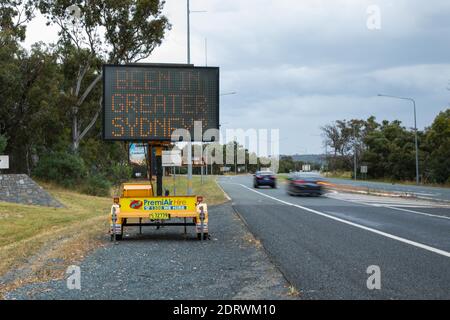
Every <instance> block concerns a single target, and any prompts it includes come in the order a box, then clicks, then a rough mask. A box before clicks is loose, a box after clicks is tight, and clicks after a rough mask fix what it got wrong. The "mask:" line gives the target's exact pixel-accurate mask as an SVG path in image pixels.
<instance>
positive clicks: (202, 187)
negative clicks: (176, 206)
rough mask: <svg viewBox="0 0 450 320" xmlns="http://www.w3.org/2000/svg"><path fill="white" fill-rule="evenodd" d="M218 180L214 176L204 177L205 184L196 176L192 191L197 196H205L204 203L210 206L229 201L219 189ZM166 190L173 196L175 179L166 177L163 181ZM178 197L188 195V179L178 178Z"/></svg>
mask: <svg viewBox="0 0 450 320" xmlns="http://www.w3.org/2000/svg"><path fill="white" fill-rule="evenodd" d="M216 180H217V178H216V177H214V176H207V177H206V176H205V177H203V183H202V181H201V177H199V176H194V177H193V178H192V190H193V193H194V194H195V195H197V196H203V197H204V202H205V203H206V204H208V205H216V204H221V203H224V202H226V201H227V199H226V197H225V195H224V194H223V192H222V190H221V189H220V188H219V186H218V185H217V182H216ZM163 187H164V189H168V190H169V191H170V194H171V195H173V194H174V193H173V187H174V181H173V177H165V178H164V180H163ZM175 187H176V195H178V196H181V195H186V194H187V177H186V176H177V177H176V180H175Z"/></svg>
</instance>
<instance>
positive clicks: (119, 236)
mask: <svg viewBox="0 0 450 320" xmlns="http://www.w3.org/2000/svg"><path fill="white" fill-rule="evenodd" d="M122 240H123V235H121V234H116V241H122ZM111 241H114V235H113V234H112V235H111Z"/></svg>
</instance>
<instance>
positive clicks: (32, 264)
mask: <svg viewBox="0 0 450 320" xmlns="http://www.w3.org/2000/svg"><path fill="white" fill-rule="evenodd" d="M45 187H46V189H47V190H48V191H49V192H50V193H52V194H53V195H54V196H55V197H56V198H58V200H60V201H61V202H62V203H63V204H64V205H65V206H66V207H65V208H62V209H54V208H47V207H39V206H27V205H19V204H11V203H5V202H0V276H5V275H6V277H5V278H6V279H7V281H6V283H4V284H3V285H1V286H0V295H2V294H4V293H5V292H6V291H8V290H10V289H12V288H16V287H18V286H20V285H23V284H25V283H31V282H34V281H44V280H48V279H53V278H58V277H61V276H62V275H63V274H64V272H65V269H66V268H67V266H69V265H70V264H73V263H75V262H77V261H79V260H81V259H82V258H83V257H84V256H85V254H86V253H87V252H88V251H90V250H92V249H94V248H97V247H98V246H99V245H101V244H102V241H103V240H102V239H104V238H105V237H104V236H105V234H106V233H107V231H108V226H107V217H108V213H109V208H110V206H111V199H109V198H98V197H91V196H86V195H81V194H78V193H75V192H71V191H67V190H64V189H61V188H58V187H54V186H51V185H45Z"/></svg>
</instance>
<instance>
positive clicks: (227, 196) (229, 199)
mask: <svg viewBox="0 0 450 320" xmlns="http://www.w3.org/2000/svg"><path fill="white" fill-rule="evenodd" d="M216 184H217V186H218V187H219V189H220V190H222V192H223V194H224V195H225V198H227V199H228V201H231V197H230V196H229V195H228V193H226V192H225V190H223V188H222V187H221V186H220V184H219V182H218V181H217V180H216Z"/></svg>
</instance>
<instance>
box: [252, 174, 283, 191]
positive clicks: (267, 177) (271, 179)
mask: <svg viewBox="0 0 450 320" xmlns="http://www.w3.org/2000/svg"><path fill="white" fill-rule="evenodd" d="M260 186H269V187H272V188H274V189H275V188H276V187H277V177H276V176H275V173H273V172H271V171H258V172H256V173H255V175H254V178H253V187H255V188H259V187H260Z"/></svg>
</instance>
